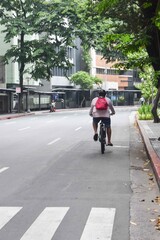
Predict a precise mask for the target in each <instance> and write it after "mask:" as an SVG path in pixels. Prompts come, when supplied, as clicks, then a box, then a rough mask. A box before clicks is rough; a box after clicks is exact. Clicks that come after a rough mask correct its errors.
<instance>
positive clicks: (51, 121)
mask: <svg viewBox="0 0 160 240" xmlns="http://www.w3.org/2000/svg"><path fill="white" fill-rule="evenodd" d="M53 122H55V120H50V121H47V123H53Z"/></svg>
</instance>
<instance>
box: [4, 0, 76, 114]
mask: <svg viewBox="0 0 160 240" xmlns="http://www.w3.org/2000/svg"><path fill="white" fill-rule="evenodd" d="M77 2H78V1H76V0H75V1H71V0H67V1H65V2H64V1H62V0H50V1H47V0H46V1H43V0H14V1H9V2H8V1H7V0H4V1H1V3H0V24H1V25H3V26H4V27H5V29H4V31H3V32H4V33H5V34H6V36H5V42H6V43H11V41H12V39H13V38H15V37H16V38H17V39H18V42H17V44H15V45H12V46H11V48H10V49H8V50H7V52H6V54H5V57H4V59H5V63H8V61H9V60H10V59H11V60H12V61H13V62H18V65H19V83H20V88H21V93H20V96H19V97H20V99H19V111H23V104H22V98H23V77H24V74H25V73H26V72H28V73H29V74H30V75H31V77H33V78H34V79H38V78H47V79H48V80H49V79H50V77H51V76H52V69H53V67H59V68H63V69H64V71H66V70H67V69H68V68H69V67H71V66H72V64H71V62H70V60H69V57H68V54H67V49H68V47H75V44H74V39H75V36H76V34H75V31H74V24H75V23H76V24H78V22H79V21H80V20H81V18H79V19H78V21H76V16H77V15H76V11H77V9H76V6H77V8H78V3H77ZM34 36H35V37H34ZM29 37H30V38H29ZM28 63H29V64H30V66H31V68H29V67H28V65H27V64H28Z"/></svg>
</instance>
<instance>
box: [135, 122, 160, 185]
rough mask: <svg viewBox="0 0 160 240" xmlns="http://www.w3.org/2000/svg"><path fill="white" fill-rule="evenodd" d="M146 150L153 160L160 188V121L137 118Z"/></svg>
mask: <svg viewBox="0 0 160 240" xmlns="http://www.w3.org/2000/svg"><path fill="white" fill-rule="evenodd" d="M137 125H138V127H139V130H140V133H141V136H142V138H143V141H144V144H145V147H146V151H147V153H148V156H149V158H150V160H151V164H152V167H153V171H154V174H155V177H156V180H157V183H158V186H159V188H160V141H159V140H158V138H159V137H160V123H153V120H137Z"/></svg>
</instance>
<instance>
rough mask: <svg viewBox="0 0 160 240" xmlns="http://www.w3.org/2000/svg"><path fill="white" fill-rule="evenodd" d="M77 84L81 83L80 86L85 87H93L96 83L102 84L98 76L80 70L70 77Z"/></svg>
mask: <svg viewBox="0 0 160 240" xmlns="http://www.w3.org/2000/svg"><path fill="white" fill-rule="evenodd" d="M70 81H71V82H73V83H74V84H76V85H80V87H81V88H82V89H83V90H84V89H91V88H92V87H93V85H94V84H100V83H101V79H99V78H97V77H92V76H90V75H89V74H88V73H87V72H84V71H79V72H77V73H75V74H73V75H72V76H71V79H70Z"/></svg>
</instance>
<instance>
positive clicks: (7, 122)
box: [5, 122, 16, 125]
mask: <svg viewBox="0 0 160 240" xmlns="http://www.w3.org/2000/svg"><path fill="white" fill-rule="evenodd" d="M15 123H16V122H5V124H7V125H9V124H15Z"/></svg>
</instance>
